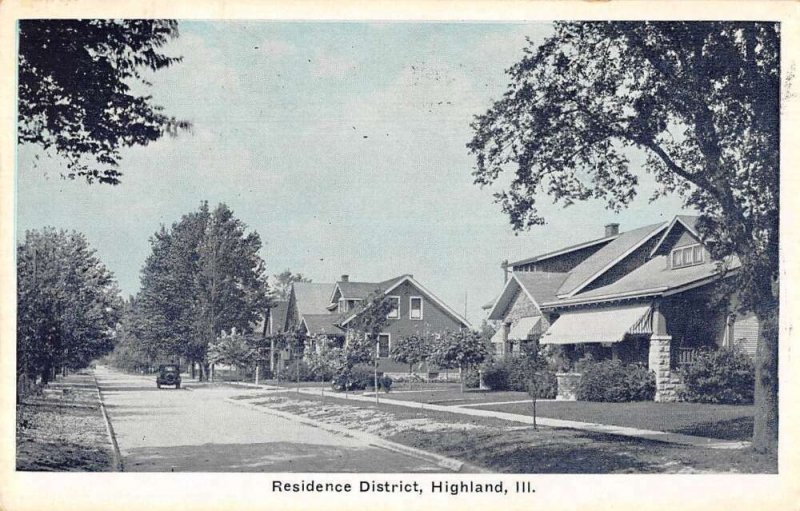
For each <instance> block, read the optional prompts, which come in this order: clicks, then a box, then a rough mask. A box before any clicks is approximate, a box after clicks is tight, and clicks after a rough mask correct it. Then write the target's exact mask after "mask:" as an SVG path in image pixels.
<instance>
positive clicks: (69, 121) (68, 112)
mask: <svg viewBox="0 0 800 511" xmlns="http://www.w3.org/2000/svg"><path fill="white" fill-rule="evenodd" d="M177 36H178V23H177V21H174V20H100V19H90V20H56V19H36V20H21V21H20V22H19V78H18V79H19V89H18V117H17V119H18V141H19V143H20V144H25V143H30V144H36V145H38V146H40V147H41V148H43V149H44V150H47V151H49V150H53V151H55V153H56V154H57V155H58V156H60V157H62V158H64V159H65V161H66V162H67V163H66V169H65V171H64V172H63V175H64V176H66V177H70V178H76V177H83V178H85V179H86V180H87V181H88V182H90V183H91V182H93V181H95V180H97V181H99V182H101V183H110V184H118V183H119V182H120V176H122V172H121V171H120V168H119V162H120V159H121V156H120V149H121V148H123V147H130V146H134V145H147V144H148V143H150V142H153V141H155V140H158V139H159V138H161V137H162V136H163V135H164V134H165V133H170V134H175V133H177V131H178V130H180V129H186V128H188V127H189V123H188V122H187V121H183V120H178V119H176V118H174V117H170V116H168V115H166V114H165V113H164V112H163V107H161V106H159V105H155V104H153V102H152V97H151V96H149V95H142V94H139V93H137V92H135V90H134V87H132V85H133V84H135V83H137V82H138V83H139V84H140V85H144V86H148V85H150V83H149V82H147V81H146V80H145V79H144V78H143V75H142V71H143V70H145V69H147V70H151V71H158V70H159V69H164V68H166V67H169V66H171V65H173V64H175V63H177V62H180V60H181V58H180V57H170V56H167V55H165V54H164V53H162V52H161V49H162V48H163V47H164V46H165V45H166V44H167V43H168V42H169V41H170V40H172V39H174V38H175V37H177Z"/></svg>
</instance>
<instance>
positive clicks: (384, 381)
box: [378, 375, 393, 392]
mask: <svg viewBox="0 0 800 511" xmlns="http://www.w3.org/2000/svg"><path fill="white" fill-rule="evenodd" d="M392 383H393V381H392V378H391V377H390V376H386V375H383V376H380V377H379V378H378V388H380V389H381V390H383V391H384V392H389V391H390V390H392Z"/></svg>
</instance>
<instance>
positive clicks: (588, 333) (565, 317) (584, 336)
mask: <svg viewBox="0 0 800 511" xmlns="http://www.w3.org/2000/svg"><path fill="white" fill-rule="evenodd" d="M652 321H653V310H652V307H651V306H650V305H649V304H644V305H643V304H638V305H624V306H622V305H620V306H615V307H605V308H602V309H587V310H578V311H565V312H563V313H561V315H560V316H559V318H558V319H557V320H556V321H555V322H554V323H553V324H552V326H550V328H549V329H548V330H547V332H546V333H545V334H544V336H542V339H541V340H540V341H539V342H540V343H541V344H582V343H589V342H601V343H610V342H619V341H621V340H622V339H624V338H625V335H626V334H650V333H652Z"/></svg>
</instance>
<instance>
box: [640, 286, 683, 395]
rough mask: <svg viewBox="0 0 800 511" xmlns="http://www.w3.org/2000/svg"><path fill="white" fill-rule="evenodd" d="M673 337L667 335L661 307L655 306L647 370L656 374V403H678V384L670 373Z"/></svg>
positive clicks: (665, 321) (656, 303)
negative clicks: (676, 388) (676, 387)
mask: <svg viewBox="0 0 800 511" xmlns="http://www.w3.org/2000/svg"><path fill="white" fill-rule="evenodd" d="M671 343H672V336H671V335H668V334H667V319H666V318H665V317H664V313H663V311H661V309H660V307H659V303H658V302H655V303H654V304H653V334H652V335H651V336H650V351H649V353H648V357H647V368H648V369H650V370H651V371H653V372H654V373H655V374H656V396H655V401H659V402H668V401H677V399H678V395H677V392H676V391H675V386H676V382H675V381H674V379H673V378H672V374H671V373H670V344H671Z"/></svg>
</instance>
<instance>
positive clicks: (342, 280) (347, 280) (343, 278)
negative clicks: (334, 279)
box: [340, 275, 350, 282]
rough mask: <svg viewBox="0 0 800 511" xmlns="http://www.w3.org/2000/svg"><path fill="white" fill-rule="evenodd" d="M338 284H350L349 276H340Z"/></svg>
mask: <svg viewBox="0 0 800 511" xmlns="http://www.w3.org/2000/svg"><path fill="white" fill-rule="evenodd" d="M340 282H350V275H342V278H341V280H340Z"/></svg>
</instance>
